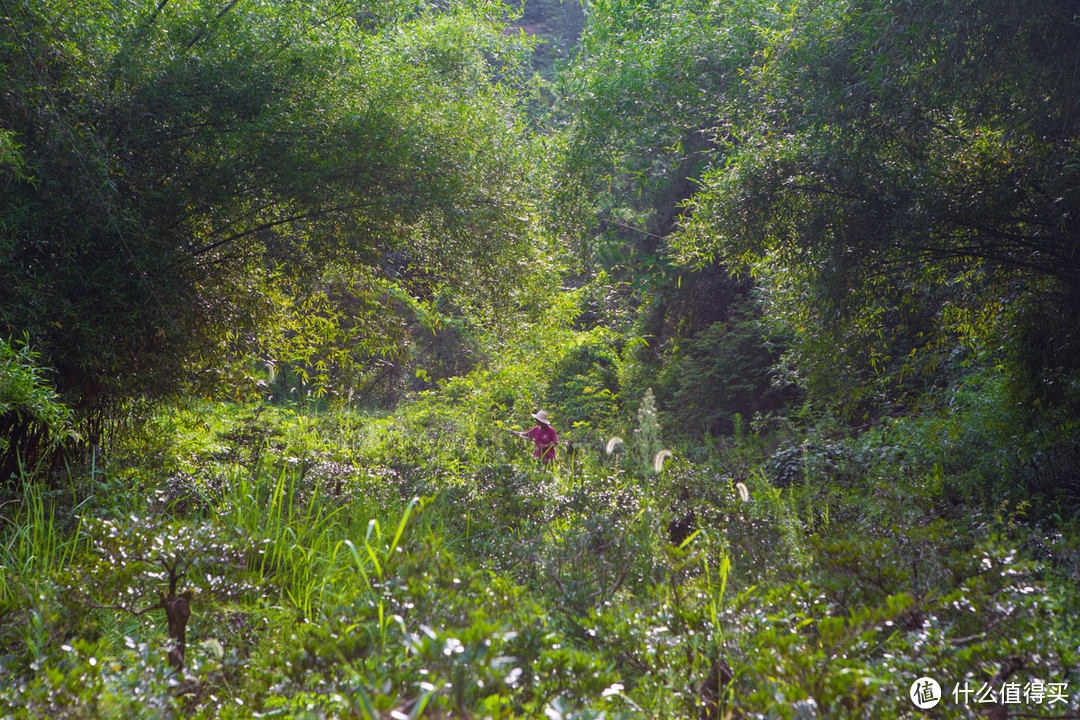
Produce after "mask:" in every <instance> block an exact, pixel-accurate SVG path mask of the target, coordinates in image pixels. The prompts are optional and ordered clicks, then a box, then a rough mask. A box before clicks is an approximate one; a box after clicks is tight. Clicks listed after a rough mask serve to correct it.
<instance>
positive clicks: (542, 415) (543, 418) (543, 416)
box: [533, 410, 551, 425]
mask: <svg viewBox="0 0 1080 720" xmlns="http://www.w3.org/2000/svg"><path fill="white" fill-rule="evenodd" d="M533 417H534V418H536V420H537V421H538V422H541V423H543V424H544V425H550V424H551V421H550V420H548V414H547V413H546V412H544V411H543V410H537V411H536V412H535V413H533Z"/></svg>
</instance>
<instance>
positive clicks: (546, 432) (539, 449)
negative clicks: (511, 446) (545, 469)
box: [508, 410, 559, 466]
mask: <svg viewBox="0 0 1080 720" xmlns="http://www.w3.org/2000/svg"><path fill="white" fill-rule="evenodd" d="M532 417H533V418H534V419H535V420H536V422H538V423H539V425H537V426H536V427H534V428H532V429H530V430H526V431H525V432H516V431H514V430H510V431H508V432H509V433H510V434H511V435H516V436H517V437H519V438H528V439H530V440H532V441H533V444H534V445H535V447H534V448H533V457H534V458H536V459H537V460H539V461H540V462H541V464H543V465H545V466H546V465H547V464H548V463H550V462H553V461H554V460H555V446H556V445H558V444H559V437H558V436H557V435H556V434H555V428H553V427H551V423H550V422H549V421H548V414H547V413H546V412H544V411H543V410H537V411H536V414H534V415H533V416H532Z"/></svg>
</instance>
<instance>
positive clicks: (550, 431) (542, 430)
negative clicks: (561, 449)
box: [525, 425, 559, 463]
mask: <svg viewBox="0 0 1080 720" xmlns="http://www.w3.org/2000/svg"><path fill="white" fill-rule="evenodd" d="M525 437H528V438H532V440H533V442H534V443H536V447H535V448H534V449H533V457H534V458H540V460H541V461H542V462H546V463H548V462H551V461H552V460H554V459H555V446H556V445H558V444H559V438H558V436H556V435H555V428H553V427H551V426H550V425H537V426H536V427H534V428H533V429H531V430H526V431H525Z"/></svg>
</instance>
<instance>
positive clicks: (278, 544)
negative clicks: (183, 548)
mask: <svg viewBox="0 0 1080 720" xmlns="http://www.w3.org/2000/svg"><path fill="white" fill-rule="evenodd" d="M419 504H420V503H419V499H416V498H414V499H413V501H412V502H410V503H409V504H408V506H407V507H406V508H405V509H404V511H403V512H402V514H401V517H400V519H399V520H398V522H397V524H396V532H395V533H394V534H393V536H392V537H391V536H389V535H388V534H387V533H384V531H383V529H382V528H383V524H382V522H381V521H380V519H379V518H378V517H377V513H376V512H375V509H374V508H371V507H369V506H366V505H364V504H363V503H356V502H351V503H349V504H348V505H335V502H334V499H333V498H331V497H329V496H327V495H326V494H325V493H324V492H323V488H322V485H321V484H320V483H319V482H318V481H315V482H313V483H310V484H309V483H307V482H306V479H305V473H304V471H303V468H302V467H301V466H300V465H299V464H290V463H288V462H280V463H278V464H277V465H276V466H271V465H268V464H266V463H259V464H258V465H257V466H256V468H255V470H254V472H248V471H245V470H242V469H237V470H236V471H235V473H234V475H233V477H232V478H231V481H230V482H229V490H228V492H227V494H226V496H225V497H224V499H223V501H222V503H221V505H220V507H219V516H220V517H221V519H222V521H223V522H224V523H225V524H227V525H230V526H232V527H236V528H239V529H241V530H242V531H243V532H244V533H245V534H246V535H247V536H248V537H250V538H251V539H252V540H253V541H254V542H255V543H256V544H257V545H259V546H261V548H262V554H261V560H260V564H259V567H258V571H259V575H260V576H261V577H262V578H263V580H264V581H266V582H272V583H274V584H276V585H277V586H279V587H280V588H281V590H282V593H283V595H284V596H285V598H286V599H287V600H288V601H289V602H291V603H292V604H293V605H294V606H295V607H296V608H297V609H298V610H299V611H300V612H301V613H303V615H304V617H312V616H313V614H314V613H315V612H317V608H318V607H319V605H320V603H321V602H322V600H323V598H324V594H325V593H326V592H328V591H332V590H334V589H335V588H336V587H338V586H340V585H342V584H344V583H353V584H354V583H355V582H356V578H355V574H356V571H357V570H358V571H359V572H360V575H361V576H362V578H363V583H364V585H365V586H367V587H370V586H371V585H372V583H373V582H376V581H377V580H381V579H382V576H383V573H384V566H385V564H386V562H387V560H388V558H389V557H390V556H391V555H392V553H393V552H395V551H396V549H397V548H398V547H399V546H400V545H401V543H402V541H403V539H404V535H405V531H406V527H407V525H408V523H409V520H410V518H411V517H412V516H413V515H414V514H415V513H416V511H417V510H418V508H419ZM387 538H391V539H390V540H389V544H387V543H386V539H387ZM343 548H347V549H348V550H349V551H350V552H348V553H344V552H342V550H343ZM358 548H362V550H363V553H362V554H361V551H360V550H359V549H358ZM346 573H348V574H349V577H348V579H347V580H345V579H344V578H343V576H344V575H345V574H346ZM372 575H374V577H372ZM339 581H341V582H340V583H339Z"/></svg>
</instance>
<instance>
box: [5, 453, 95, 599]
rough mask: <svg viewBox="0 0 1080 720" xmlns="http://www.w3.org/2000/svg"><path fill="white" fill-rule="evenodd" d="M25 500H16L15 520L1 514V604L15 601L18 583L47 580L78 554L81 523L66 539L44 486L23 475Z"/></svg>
mask: <svg viewBox="0 0 1080 720" xmlns="http://www.w3.org/2000/svg"><path fill="white" fill-rule="evenodd" d="M21 475H22V487H23V490H22V497H21V499H19V500H17V501H15V504H16V507H17V509H16V511H15V513H14V517H8V516H6V515H0V521H3V523H4V524H3V526H2V528H0V602H3V601H7V600H10V599H13V598H14V597H15V593H16V591H17V588H16V585H15V584H16V583H22V584H25V583H29V582H32V580H33V578H41V577H48V576H51V575H52V574H54V573H55V572H57V571H59V570H63V569H64V568H66V567H68V566H69V565H70V564H71V562H72V560H73V559H74V557H75V555H76V553H77V552H78V547H79V543H80V542H82V541H83V540H84V538H83V536H82V521H81V520H80V521H79V522H78V523H77V524H76V526H75V532H74V533H73V534H72V535H71V536H68V537H65V536H64V534H63V532H62V530H61V528H60V527H59V526H58V523H57V521H56V510H55V507H54V506H53V505H52V504H51V503H46V501H45V498H44V497H43V495H42V492H41V487H40V485H39V484H38V483H35V482H33V481H32V480H31V479H30V477H28V476H27V475H26V474H25V473H22V474H21Z"/></svg>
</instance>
